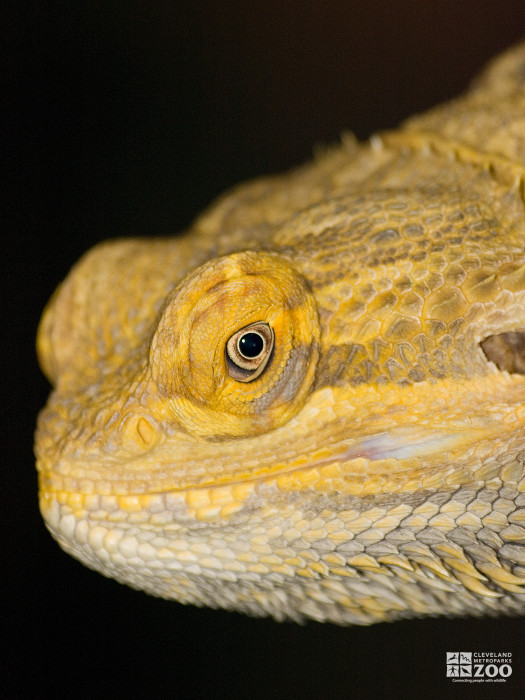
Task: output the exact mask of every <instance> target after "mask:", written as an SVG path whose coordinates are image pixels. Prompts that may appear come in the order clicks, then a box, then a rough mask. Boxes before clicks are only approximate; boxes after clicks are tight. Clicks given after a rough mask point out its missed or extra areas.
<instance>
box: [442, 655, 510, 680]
mask: <svg viewBox="0 0 525 700" xmlns="http://www.w3.org/2000/svg"><path fill="white" fill-rule="evenodd" d="M511 664H512V653H511V652H472V651H447V678H451V679H452V681H453V682H456V683H476V682H478V683H479V682H489V683H490V682H493V683H494V682H498V683H505V681H506V679H507V678H508V677H509V676H510V675H511V674H512V666H511Z"/></svg>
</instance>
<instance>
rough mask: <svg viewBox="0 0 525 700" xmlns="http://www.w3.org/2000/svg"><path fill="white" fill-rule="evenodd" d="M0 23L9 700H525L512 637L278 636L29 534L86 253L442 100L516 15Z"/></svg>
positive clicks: (79, 17) (369, 7) (133, 7)
mask: <svg viewBox="0 0 525 700" xmlns="http://www.w3.org/2000/svg"><path fill="white" fill-rule="evenodd" d="M4 6H5V7H4V9H3V10H2V17H1V19H0V35H1V40H2V47H3V49H2V56H3V59H2V66H3V67H2V79H3V81H4V87H3V88H2V96H3V98H4V101H6V106H5V109H3V110H2V124H1V130H2V131H1V136H2V140H1V147H2V153H3V155H2V162H3V165H4V167H5V172H6V174H7V182H6V184H5V186H4V187H3V193H4V196H3V197H2V200H3V206H4V207H5V211H4V214H3V216H2V221H3V223H4V226H3V229H4V230H3V233H2V247H1V259H2V263H3V265H2V267H3V273H2V276H1V277H2V283H3V284H4V285H5V287H4V290H3V292H2V314H3V319H2V323H1V324H0V327H1V328H2V331H3V335H4V339H3V342H2V347H3V350H4V352H3V361H2V363H1V366H2V369H3V370H4V371H5V376H3V378H2V385H1V388H2V400H1V401H0V410H1V411H2V422H1V426H2V428H3V434H2V441H1V443H0V444H1V445H2V447H3V452H4V458H3V465H2V470H1V473H2V476H3V483H2V488H1V513H2V520H3V523H2V534H3V537H2V540H3V542H2V552H3V556H2V574H3V579H4V580H5V585H4V592H3V595H2V598H3V601H2V602H3V603H4V606H5V611H4V613H3V615H2V622H3V626H4V630H3V637H4V639H5V641H6V642H7V644H6V646H5V647H4V651H3V652H2V664H3V665H5V668H4V669H3V670H2V672H1V673H0V683H1V684H2V687H3V688H4V692H3V695H4V697H20V696H22V695H25V694H27V693H29V695H30V696H31V697H43V696H44V695H49V696H50V697H55V698H61V697H78V698H94V697H115V698H120V697H130V698H138V697H144V698H156V697H175V698H186V697H187V698H194V697H224V696H226V695H227V696H228V697H232V698H236V697H241V698H242V697H275V698H284V697H289V698H318V697H335V698H347V697H348V698H350V697H355V698H366V697H371V698H383V697H409V698H411V697H414V698H415V697H424V696H428V697H455V696H457V697H462V698H463V697H473V696H474V694H475V695H476V696H477V697H480V696H488V697H503V696H504V695H506V696H507V697H518V696H519V695H520V694H521V693H523V691H524V690H525V649H524V645H523V642H522V640H523V635H524V632H525V625H524V623H523V620H512V619H496V620H490V619H485V620H444V619H440V620H416V621H411V622H405V623H396V624H393V625H376V626H373V627H370V628H338V627H335V626H331V625H320V624H315V623H310V624H307V625H305V626H298V625H295V624H277V623H274V622H273V621H271V620H252V619H248V618H246V617H243V616H240V615H236V614H229V613H225V612H222V611H219V612H215V611H209V610H200V609H196V608H192V607H183V606H181V605H178V604H176V603H170V602H165V601H162V600H156V599H154V598H150V597H147V596H146V595H144V594H142V593H138V592H134V591H132V590H130V589H128V588H126V587H123V586H121V585H119V584H117V583H115V582H113V581H110V580H107V579H104V578H103V577H102V576H100V575H98V574H95V573H93V572H91V571H88V570H87V569H85V568H84V567H82V566H81V565H80V564H78V563H77V562H75V561H74V560H73V559H71V558H69V557H67V556H66V555H65V554H63V553H62V552H61V551H60V549H59V548H58V546H57V545H55V543H54V542H53V541H52V539H51V538H50V536H49V535H48V534H47V532H46V530H45V528H44V526H43V524H42V522H41V520H40V517H39V514H38V507H37V497H36V474H35V471H34V465H33V457H32V432H33V426H34V422H35V417H36V413H37V411H38V410H39V408H40V407H41V406H42V405H43V404H44V402H45V400H46V395H47V393H48V390H49V387H48V385H47V383H46V381H45V379H44V378H43V377H42V376H41V374H40V373H39V370H38V367H37V364H36V358H35V354H34V350H33V345H34V335H35V330H36V324H37V322H38V317H39V315H40V312H41V310H42V307H43V305H44V303H45V301H46V300H47V298H48V297H49V295H50V294H51V292H52V291H53V289H54V287H55V286H56V284H57V283H58V282H59V281H60V279H61V278H63V277H64V276H65V274H66V273H67V271H68V269H69V267H70V266H71V265H72V263H73V262H74V261H75V260H76V259H77V258H78V257H79V256H80V254H81V253H82V252H83V251H85V250H86V249H87V248H88V247H90V246H91V245H93V244H94V243H96V242H97V241H99V240H102V239H104V238H108V237H112V236H122V235H146V236H150V235H155V234H168V233H172V232H176V231H178V230H180V229H182V228H183V227H184V226H186V225H187V224H188V223H189V222H190V221H191V219H192V218H193V217H194V216H195V215H196V214H197V213H198V212H199V210H201V209H202V207H203V206H205V205H206V204H207V203H208V202H209V201H210V200H211V199H212V198H213V197H214V196H215V195H217V194H219V193H220V192H221V191H222V190H223V189H224V188H225V187H228V186H230V185H232V184H233V183H235V182H238V181H239V180H242V179H244V178H247V177H251V176H254V175H258V174H262V173H266V172H273V171H279V170H282V169H285V168H288V167H290V166H292V165H295V164H298V163H300V162H302V161H304V160H305V159H308V158H309V157H310V154H311V151H312V146H313V145H314V144H316V143H320V142H327V141H328V142H330V141H334V140H336V139H337V138H338V135H339V134H340V133H341V132H342V131H344V130H345V129H351V130H353V131H354V132H355V133H356V134H357V135H358V136H359V137H360V138H366V137H367V135H369V134H370V133H371V132H373V131H374V130H378V129H382V128H389V127H394V126H395V125H396V124H397V123H398V122H399V121H400V120H401V119H402V118H404V117H406V116H409V115H410V114H412V113H413V112H416V111H418V110H421V109H424V108H426V107H429V106H431V105H433V104H435V103H437V102H439V101H442V100H444V99H446V98H448V97H450V96H453V95H454V94H457V93H458V92H460V91H461V90H462V89H463V88H464V87H465V86H466V85H467V83H468V81H469V79H470V78H471V77H472V76H473V75H474V74H475V73H476V72H477V71H478V70H479V69H480V67H481V66H482V65H483V63H484V62H485V61H486V60H487V59H488V58H490V57H491V56H492V55H494V54H496V53H497V52H498V51H500V50H502V49H504V48H505V47H506V46H508V45H510V44H511V43H512V42H514V41H516V40H518V39H519V38H520V37H521V36H524V35H525V12H524V6H523V0H498V1H497V2H482V1H481V2H480V1H479V0H472V1H467V2H448V1H442V2H438V1H435V0H430V1H428V2H425V1H424V0H402V1H401V0H395V1H392V2H388V1H387V0H385V1H379V0H371V1H369V2H366V1H364V0H353V1H348V2H344V1H343V0H338V1H335V2H320V1H319V2H310V1H309V0H303V1H302V2H301V1H299V0H291V1H290V2H284V1H282V2H278V1H277V0H266V1H265V2H260V3H255V2H253V3H252V2H248V1H246V2H243V1H242V0H230V1H227V0H223V1H221V0H216V1H215V2H213V0H204V1H202V2H199V1H198V0H197V1H196V2H183V3H175V2H165V1H160V0H154V1H153V2H150V3H137V2H133V0H129V1H128V2H114V1H113V2H111V1H110V2H108V0H106V1H105V2H97V1H93V2H74V1H71V0H69V1H68V2H60V1H55V2H51V3H45V2H30V3H23V2H22V3H21V2H11V3H4ZM152 274H154V271H152ZM455 650H464V651H496V652H499V651H511V652H513V655H514V663H513V669H514V673H513V676H512V677H511V678H510V679H509V681H508V682H507V683H506V684H505V685H502V684H500V685H489V684H485V685H484V686H482V687H481V686H475V687H474V686H467V685H465V684H461V685H452V684H451V683H450V682H449V681H447V679H446V678H445V652H446V651H455ZM0 692H1V691H0Z"/></svg>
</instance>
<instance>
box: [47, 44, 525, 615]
mask: <svg viewBox="0 0 525 700" xmlns="http://www.w3.org/2000/svg"><path fill="white" fill-rule="evenodd" d="M524 176H525V44H524V45H521V46H518V47H516V48H514V49H512V50H510V51H509V52H507V53H506V54H504V55H503V56H502V57H500V58H499V59H497V60H496V61H495V62H493V63H492V64H491V65H490V66H489V67H488V68H487V69H486V70H485V72H484V73H483V75H482V76H481V77H480V78H479V79H478V80H477V81H476V82H475V83H474V84H473V86H472V87H471V89H470V90H469V91H468V92H467V93H466V94H465V95H463V96H461V97H459V98H458V99H456V100H453V101H452V102H449V103H447V104H445V105H442V106H440V107H437V108H435V109H433V110H431V111H429V112H427V113H425V114H423V115H420V116H416V117H414V118H412V119H410V120H408V121H407V122H406V123H404V124H403V125H402V126H401V127H400V129H398V130H397V131H393V132H387V133H382V134H379V135H376V136H373V137H372V138H371V139H370V141H369V142H367V143H364V144H359V143H357V142H356V141H355V139H354V138H352V137H351V136H346V137H344V138H343V139H342V143H341V145H340V146H339V147H337V148H333V149H331V150H330V149H329V150H327V151H326V152H325V153H324V154H322V155H320V156H318V157H317V158H316V159H315V160H314V161H313V163H310V164H307V165H305V166H303V167H300V168H298V169H296V170H294V171H292V172H290V173H288V174H285V175H282V176H276V177H268V178H264V179H260V180H257V181H254V182H251V183H248V184H244V185H241V186H239V187H237V188H236V189H234V190H233V191H231V192H230V193H228V194H226V195H225V196H223V197H222V198H220V199H219V200H218V201H217V202H216V203H215V204H213V205H212V206H211V207H210V208H209V209H208V210H207V211H206V212H205V213H204V214H203V215H201V216H200V217H199V218H198V219H197V220H196V222H195V223H194V224H193V225H192V227H191V228H190V229H189V230H188V231H187V232H185V233H184V234H183V235H181V236H178V237H174V238H170V239H168V238H164V239H161V238H159V239H153V240H145V239H129V240H128V239H126V240H115V241H109V242H106V243H103V244H101V245H98V246H97V247H95V248H94V249H93V250H91V251H89V252H88V253H87V254H86V255H85V256H84V257H83V258H82V259H81V260H80V261H79V262H78V263H77V264H76V265H75V267H74V268H73V270H72V271H71V272H70V274H69V276H68V277H67V278H66V280H65V281H64V282H63V283H62V284H61V285H60V287H59V288H58V290H57V291H56V293H55V294H54V296H53V297H52V299H51V301H50V302H49V304H48V306H47V307H46V309H45V312H44V314H43V318H42V321H41V324H40V328H39V332H38V340H37V344H38V353H39V358H40V363H41V366H42V368H43V370H44V372H45V373H46V375H47V377H48V378H49V379H50V381H51V382H52V384H53V387H54V388H53V391H52V393H51V396H50V398H49V402H48V404H47V406H46V407H45V409H44V410H43V411H42V412H41V414H40V416H39V419H38V427H37V432H36V456H37V467H38V472H39V483H40V507H41V512H42V515H43V517H44V520H45V522H46V525H47V527H48V528H49V530H50V531H51V533H52V535H53V537H55V538H56V539H57V540H58V542H59V544H60V545H61V546H62V547H63V548H64V549H65V550H66V551H67V552H69V553H70V554H72V555H73V556H74V557H77V558H78V559H79V560H80V561H82V562H83V563H84V564H86V565H87V566H88V567H91V568H93V569H97V570H98V571H100V572H101V573H102V574H105V575H106V576H111V577H113V578H115V579H117V580H119V581H121V582H124V583H127V584H128V585H130V586H132V587H135V588H139V589H143V590H144V591H147V592H148V593H150V594H153V595H156V596H162V597H165V598H172V599H175V600H178V601H180V602H182V603H192V604H195V605H207V606H211V607H222V608H227V609H230V610H237V611H242V612H245V613H248V614H251V615H270V616H273V617H274V618H276V619H278V620H282V619H287V618H288V619H294V620H303V619H306V618H313V619H316V620H321V621H331V622H335V623H340V624H364V625H366V624H370V623H374V622H378V621H385V620H397V619H401V618H407V617H414V616H424V615H432V616H435V615H449V616H451V615H483V614H489V615H493V614H523V613H524V612H525V475H524V455H525V376H524V373H525V185H524V182H525V177H524Z"/></svg>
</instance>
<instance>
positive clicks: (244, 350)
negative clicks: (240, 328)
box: [237, 333, 264, 359]
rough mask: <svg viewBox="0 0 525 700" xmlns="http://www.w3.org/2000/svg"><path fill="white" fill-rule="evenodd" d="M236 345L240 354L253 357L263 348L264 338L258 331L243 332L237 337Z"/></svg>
mask: <svg viewBox="0 0 525 700" xmlns="http://www.w3.org/2000/svg"><path fill="white" fill-rule="evenodd" d="M237 347H238V348H239V352H240V353H241V355H243V356H244V357H246V358H249V359H253V358H255V357H258V356H259V355H260V354H261V352H262V351H263V350H264V339H263V338H262V336H261V335H259V333H245V334H244V335H242V336H241V337H240V338H239V341H238V345H237Z"/></svg>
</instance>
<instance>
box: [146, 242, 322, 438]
mask: <svg viewBox="0 0 525 700" xmlns="http://www.w3.org/2000/svg"><path fill="white" fill-rule="evenodd" d="M319 335H320V331H319V323H318V319H317V311H316V305H315V301H314V298H313V296H312V294H311V293H310V291H309V289H308V287H307V285H306V282H305V281H304V280H303V279H302V278H301V277H300V276H299V275H298V274H297V272H296V271H295V270H294V269H293V268H292V267H291V265H290V264H289V263H288V262H287V260H286V259H285V258H283V257H282V256H279V255H275V254H270V253H261V252H257V253H251V252H244V253H237V254H234V255H230V256H227V257H224V258H219V259H216V260H211V261H210V262H208V263H206V264H204V265H203V266H202V267H200V268H198V269H197V270H196V271H195V272H194V273H193V274H191V275H190V276H189V277H188V278H186V279H185V280H184V281H183V283H182V284H181V285H180V286H179V287H178V288H177V289H175V291H174V292H173V294H172V295H171V297H170V298H169V299H168V301H167V303H166V306H165V308H164V312H163V314H162V317H161V320H160V322H159V325H158V327H157V330H156V333H155V335H154V337H153V341H152V344H151V350H150V370H151V376H152V379H153V380H154V382H155V385H156V388H157V392H158V398H159V400H161V401H162V402H163V403H164V405H165V406H166V407H167V409H168V412H169V414H171V416H172V417H173V419H175V421H176V422H177V423H178V424H180V426H181V428H182V429H183V430H184V431H185V432H187V433H189V434H190V435H193V436H198V437H201V438H208V439H227V438H239V437H243V436H253V435H256V434H260V433H262V432H266V431H268V430H271V429H273V428H276V427H279V426H281V425H283V424H284V423H286V422H287V421H288V420H289V419H290V418H291V417H292V416H293V415H295V414H296V413H297V412H298V411H299V409H300V408H301V407H302V405H303V404H304V402H305V400H306V398H307V396H308V394H309V393H310V389H311V387H312V383H313V379H314V375H315V368H316V364H317V358H318V354H319Z"/></svg>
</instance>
